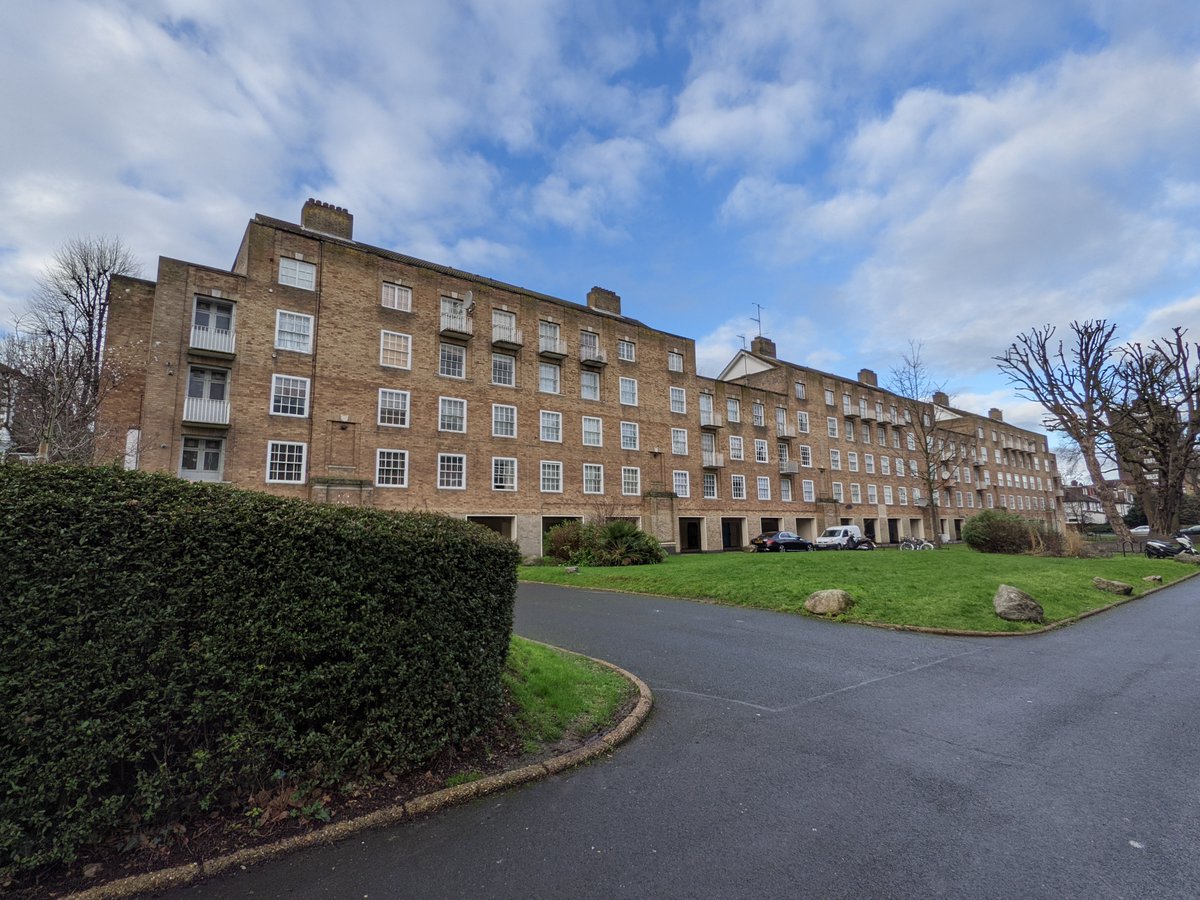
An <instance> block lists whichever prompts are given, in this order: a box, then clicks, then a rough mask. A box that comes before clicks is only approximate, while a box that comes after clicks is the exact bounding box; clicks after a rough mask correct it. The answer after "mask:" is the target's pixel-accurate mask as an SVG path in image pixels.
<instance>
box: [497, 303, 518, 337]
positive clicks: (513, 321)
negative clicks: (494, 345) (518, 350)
mask: <svg viewBox="0 0 1200 900" xmlns="http://www.w3.org/2000/svg"><path fill="white" fill-rule="evenodd" d="M492 340H493V341H507V342H508V343H510V344H518V343H520V342H521V338H520V335H518V333H517V315H516V313H512V312H509V311H508V310H506V309H493V310H492Z"/></svg>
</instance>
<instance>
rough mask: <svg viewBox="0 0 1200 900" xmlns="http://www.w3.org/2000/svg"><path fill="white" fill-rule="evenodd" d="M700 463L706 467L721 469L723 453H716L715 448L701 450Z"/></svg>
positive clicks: (723, 465) (723, 466)
mask: <svg viewBox="0 0 1200 900" xmlns="http://www.w3.org/2000/svg"><path fill="white" fill-rule="evenodd" d="M700 456H701V461H700V465H701V466H703V467H704V468H706V469H723V468H725V454H724V453H718V452H717V451H716V450H702V451H701V453H700Z"/></svg>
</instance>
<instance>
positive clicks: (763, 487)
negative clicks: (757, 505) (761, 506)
mask: <svg viewBox="0 0 1200 900" xmlns="http://www.w3.org/2000/svg"><path fill="white" fill-rule="evenodd" d="M758 499H759V500H770V499H771V479H770V478H768V477H767V476H766V475H759V476H758Z"/></svg>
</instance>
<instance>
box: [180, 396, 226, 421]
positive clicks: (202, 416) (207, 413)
mask: <svg viewBox="0 0 1200 900" xmlns="http://www.w3.org/2000/svg"><path fill="white" fill-rule="evenodd" d="M183 421H185V422H198V423H202V424H204V425H228V424H229V401H228V400H209V399H207V398H206V397H186V398H184V401H183Z"/></svg>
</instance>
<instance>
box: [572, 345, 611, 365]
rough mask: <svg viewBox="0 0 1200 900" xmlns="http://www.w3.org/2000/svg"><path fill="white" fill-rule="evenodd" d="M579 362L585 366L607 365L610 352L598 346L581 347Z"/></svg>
mask: <svg viewBox="0 0 1200 900" xmlns="http://www.w3.org/2000/svg"><path fill="white" fill-rule="evenodd" d="M579 362H580V363H581V364H583V365H585V366H607V365H608V354H606V353H605V352H604V351H603V350H601V349H599V348H598V347H580V348H579Z"/></svg>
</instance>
